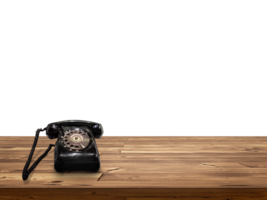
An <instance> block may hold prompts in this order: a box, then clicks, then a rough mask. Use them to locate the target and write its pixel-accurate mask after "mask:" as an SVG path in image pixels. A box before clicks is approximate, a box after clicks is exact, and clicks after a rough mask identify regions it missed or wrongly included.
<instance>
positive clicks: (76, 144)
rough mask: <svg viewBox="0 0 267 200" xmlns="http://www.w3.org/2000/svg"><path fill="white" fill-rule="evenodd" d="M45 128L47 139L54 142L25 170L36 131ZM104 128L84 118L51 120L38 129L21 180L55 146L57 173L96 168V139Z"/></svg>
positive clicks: (37, 136) (34, 145)
mask: <svg viewBox="0 0 267 200" xmlns="http://www.w3.org/2000/svg"><path fill="white" fill-rule="evenodd" d="M44 130H46V135H47V137H48V138H49V139H54V138H57V141H56V144H55V145H53V144H50V145H49V147H48V148H47V150H46V151H45V152H44V153H43V155H41V156H40V157H39V158H38V159H37V160H36V161H35V162H34V163H33V164H32V166H31V167H30V169H28V167H29V165H30V163H31V159H32V156H33V153H34V150H35V147H36V145H37V141H38V138H39V133H40V132H41V131H44ZM103 133H104V130H103V127H102V125H101V124H99V123H96V122H90V121H83V120H66V121H59V122H54V123H50V124H48V125H47V127H46V128H44V129H37V131H36V135H35V139H34V142H33V145H32V149H31V152H30V155H29V158H28V160H27V162H26V164H25V167H24V169H23V172H22V179H23V180H27V178H28V176H29V174H30V173H31V172H32V171H33V170H34V168H35V167H36V166H37V165H38V164H39V162H40V161H41V160H42V159H43V158H44V157H45V156H46V155H47V153H48V152H49V151H50V150H51V147H52V146H55V158H54V168H55V170H56V171H57V172H63V171H70V170H88V171H98V170H99V168H100V157H99V153H98V149H97V146H96V142H95V138H101V136H102V135H103Z"/></svg>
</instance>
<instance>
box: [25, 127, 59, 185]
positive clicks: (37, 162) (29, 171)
mask: <svg viewBox="0 0 267 200" xmlns="http://www.w3.org/2000/svg"><path fill="white" fill-rule="evenodd" d="M44 130H46V128H44V129H41V128H39V129H37V131H36V135H35V138H34V141H33V145H32V149H31V152H30V155H29V158H28V160H27V162H26V164H25V166H24V169H23V171H22V179H23V180H27V179H28V176H29V174H30V173H31V172H32V171H33V170H34V168H35V167H36V166H37V165H38V164H39V162H40V161H41V160H42V159H43V158H44V157H45V156H46V155H47V154H48V152H49V151H50V150H51V148H52V146H55V145H54V144H49V146H48V148H47V149H46V151H45V152H44V153H43V154H42V155H41V156H40V157H39V158H38V159H37V160H36V161H35V162H34V163H33V164H32V166H31V167H30V169H28V167H29V165H30V163H31V160H32V156H33V153H34V150H35V147H36V145H37V142H38V138H39V134H40V132H41V131H44Z"/></svg>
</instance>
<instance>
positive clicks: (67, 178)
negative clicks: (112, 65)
mask: <svg viewBox="0 0 267 200" xmlns="http://www.w3.org/2000/svg"><path fill="white" fill-rule="evenodd" d="M33 139H34V137H33V136H32V137H0V188H259V189H260V188H265V189H266V188H267V137H105V136H103V137H102V138H101V139H96V142H97V146H98V149H99V152H100V159H101V168H100V170H99V171H98V172H96V173H91V172H64V173H57V172H55V170H54V168H53V164H54V148H53V150H51V151H50V152H49V154H48V156H47V157H45V158H44V159H43V160H42V161H41V162H40V164H39V165H38V166H37V167H36V169H35V170H34V171H33V172H32V174H31V175H30V176H29V179H28V180H27V181H23V180H22V169H23V167H24V165H25V162H26V160H27V158H28V155H29V152H30V149H31V146H32V143H33ZM55 141H56V140H49V139H48V138H47V137H45V136H44V137H40V138H39V141H38V145H37V147H36V150H35V153H34V156H33V161H35V160H36V159H37V158H38V157H39V156H40V155H41V154H42V153H43V152H44V151H45V150H46V148H47V146H48V144H50V143H52V144H54V143H55Z"/></svg>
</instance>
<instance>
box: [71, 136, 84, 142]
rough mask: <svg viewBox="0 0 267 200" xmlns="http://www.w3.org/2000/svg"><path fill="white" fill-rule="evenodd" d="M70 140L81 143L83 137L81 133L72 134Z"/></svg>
mask: <svg viewBox="0 0 267 200" xmlns="http://www.w3.org/2000/svg"><path fill="white" fill-rule="evenodd" d="M70 141H71V142H74V143H81V142H83V137H82V136H81V135H80V134H73V135H72V136H70Z"/></svg>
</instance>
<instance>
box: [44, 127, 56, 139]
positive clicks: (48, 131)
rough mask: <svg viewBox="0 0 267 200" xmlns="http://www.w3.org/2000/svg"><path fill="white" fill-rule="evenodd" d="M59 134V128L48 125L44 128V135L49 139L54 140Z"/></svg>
mask: <svg viewBox="0 0 267 200" xmlns="http://www.w3.org/2000/svg"><path fill="white" fill-rule="evenodd" d="M58 134H59V126H58V125H56V124H49V125H48V126H47V128H46V135H47V137H48V138H49V139H55V138H57V137H58Z"/></svg>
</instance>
